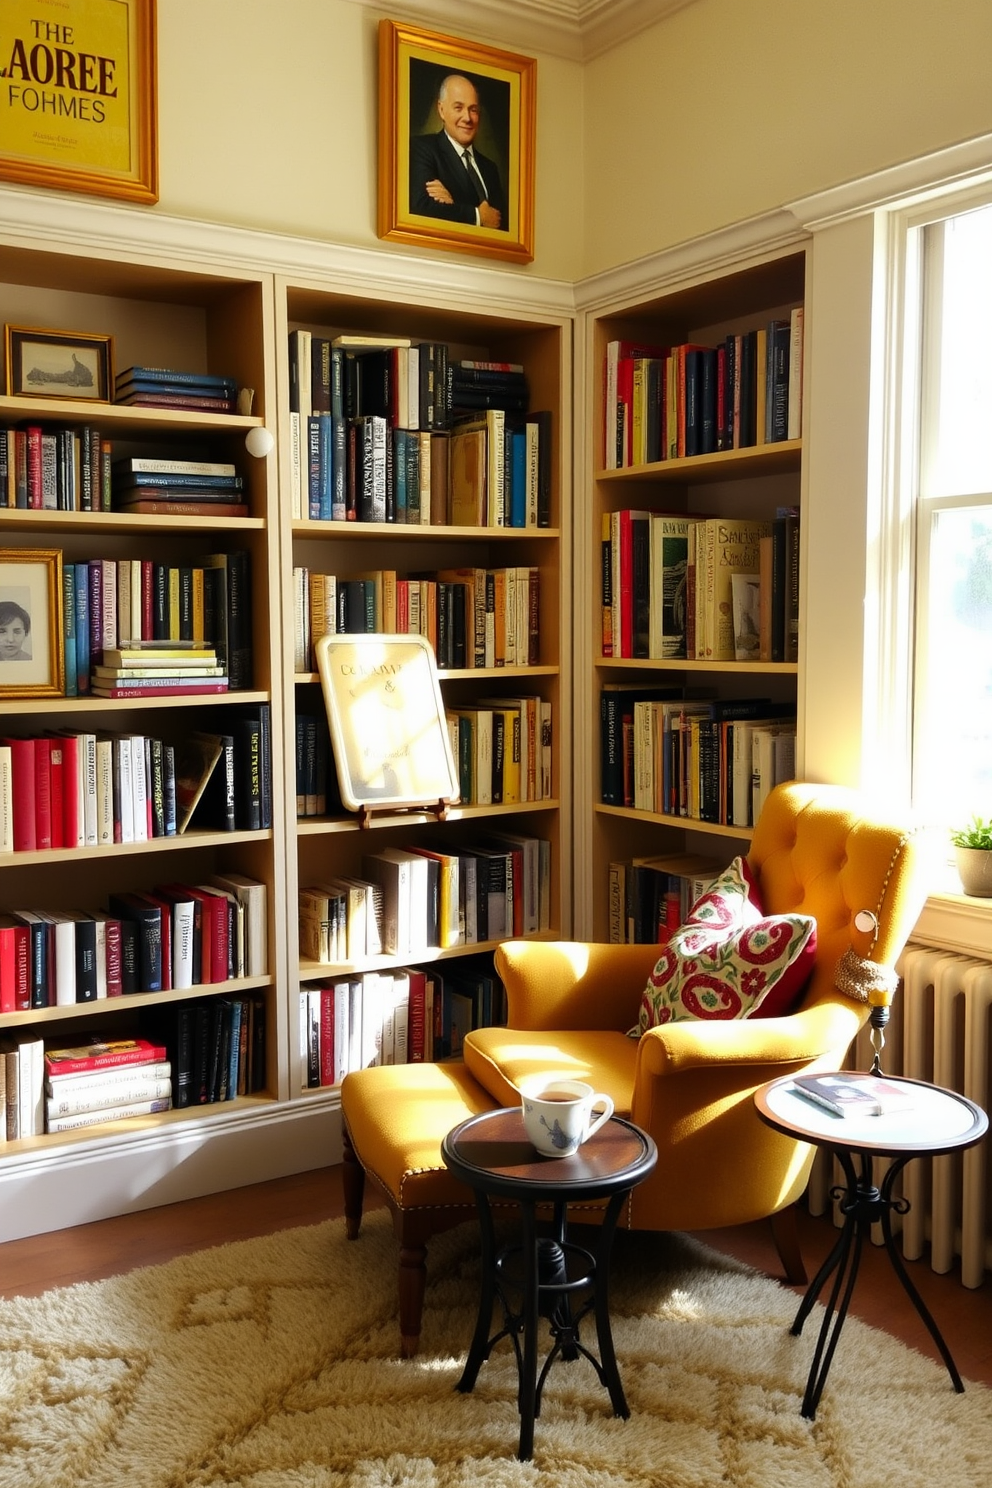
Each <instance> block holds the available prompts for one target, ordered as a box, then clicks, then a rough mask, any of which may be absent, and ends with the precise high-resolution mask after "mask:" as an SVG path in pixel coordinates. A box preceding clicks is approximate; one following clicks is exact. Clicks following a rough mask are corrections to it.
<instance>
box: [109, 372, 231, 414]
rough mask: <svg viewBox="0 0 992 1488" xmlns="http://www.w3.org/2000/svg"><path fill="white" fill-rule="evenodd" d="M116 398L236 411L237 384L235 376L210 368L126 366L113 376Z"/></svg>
mask: <svg viewBox="0 0 992 1488" xmlns="http://www.w3.org/2000/svg"><path fill="white" fill-rule="evenodd" d="M114 402H115V403H127V404H129V405H131V406H132V407H137V408H182V409H187V410H197V409H198V410H201V411H202V412H204V413H236V412H237V408H238V384H237V380H236V379H235V378H233V377H218V376H215V375H213V374H211V373H208V372H185V371H182V370H180V369H178V368H173V367H125V368H124V370H123V371H122V372H118V373H117V376H116V377H115V378H114Z"/></svg>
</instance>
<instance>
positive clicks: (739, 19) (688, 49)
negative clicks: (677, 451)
mask: <svg viewBox="0 0 992 1488" xmlns="http://www.w3.org/2000/svg"><path fill="white" fill-rule="evenodd" d="M990 53H992V5H990V4H989V3H988V0H941V3H939V4H935V3H934V0H828V3H827V4H824V3H823V0H697V3H696V4H695V5H691V6H689V7H687V8H686V9H684V10H680V11H678V12H677V13H676V14H675V15H673V16H672V17H670V18H669V19H668V20H665V21H662V22H660V23H659V24H658V25H657V26H655V27H654V28H653V29H652V30H650V31H648V32H646V33H644V34H642V35H641V36H639V37H637V38H635V39H634V40H633V41H631V42H629V43H626V44H624V45H622V46H620V47H617V48H616V49H615V50H614V51H612V52H609V53H607V54H606V55H605V56H603V57H600V58H598V59H596V60H594V61H593V62H591V63H589V64H588V65H587V68H586V76H585V87H586V154H585V170H586V202H587V211H586V265H585V272H586V273H594V272H598V271H600V270H603V269H606V268H609V267H612V266H615V265H616V264H619V263H624V262H627V261H630V260H633V259H637V258H640V257H642V256H644V255H645V254H648V253H652V252H655V251H657V250H658V249H661V248H665V247H669V246H671V245H672V244H675V243H681V242H685V241H686V240H688V239H690V238H694V237H696V236H699V235H701V234H704V233H707V232H711V231H713V230H714V229H716V228H719V227H723V226H726V225H727V224H730V223H734V222H738V221H742V220H744V219H746V218H748V217H753V216H757V215H758V214H760V213H763V212H765V211H768V210H772V209H774V208H776V207H779V206H782V205H784V204H786V203H788V202H790V201H792V200H794V199H796V198H797V197H802V196H805V195H807V194H809V193H812V192H815V191H819V190H823V189H825V188H827V187H829V186H833V185H837V184H839V183H841V182H844V181H849V180H853V179H855V178H857V177H859V176H862V175H866V174H869V173H870V172H873V171H876V170H879V169H882V168H884V167H886V166H890V165H894V164H897V163H899V162H902V161H905V160H910V159H912V158H914V157H916V156H920V155H924V154H927V153H929V152H930V151H932V150H935V149H938V148H941V147H943V146H946V145H950V144H954V143H956V142H958V141H961V140H965V139H970V138H972V137H974V136H976V135H979V134H983V133H986V132H988V131H989V130H990V129H992V89H990V87H989V71H988V59H989V55H990ZM646 182H647V184H645V183H646Z"/></svg>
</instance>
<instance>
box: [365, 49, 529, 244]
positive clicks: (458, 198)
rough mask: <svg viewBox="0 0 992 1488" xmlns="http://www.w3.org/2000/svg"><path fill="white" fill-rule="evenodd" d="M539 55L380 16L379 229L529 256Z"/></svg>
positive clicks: (411, 238) (406, 238)
mask: <svg viewBox="0 0 992 1488" xmlns="http://www.w3.org/2000/svg"><path fill="white" fill-rule="evenodd" d="M536 75H537V63H536V62H535V60H534V59H533V58H532V57H522V56H518V55H517V54H516V53H514V52H504V51H500V50H497V49H496V48H494V47H487V46H483V45H481V44H480V43H479V42H474V41H463V40H459V39H458V38H456V37H452V36H442V35H440V34H439V33H438V32H434V31H421V30H418V29H417V28H415V27H413V26H405V25H400V24H399V23H397V22H396V21H381V22H380V23H379V224H378V232H379V236H380V237H381V238H388V239H392V240H394V241H396V240H398V241H402V242H407V243H419V244H421V245H424V246H429V247H442V248H451V249H454V250H455V251H456V252H462V253H479V254H484V255H486V256H488V257H491V258H504V259H509V260H512V261H515V262H518V263H527V262H529V261H530V260H531V259H532V258H533V257H534V150H535V143H534V138H535V131H534V121H535V91H536Z"/></svg>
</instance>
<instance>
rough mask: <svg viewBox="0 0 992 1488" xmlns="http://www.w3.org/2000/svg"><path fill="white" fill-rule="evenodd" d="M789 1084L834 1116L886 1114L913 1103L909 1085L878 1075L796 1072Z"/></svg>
mask: <svg viewBox="0 0 992 1488" xmlns="http://www.w3.org/2000/svg"><path fill="white" fill-rule="evenodd" d="M793 1084H794V1086H795V1088H796V1092H797V1094H799V1095H802V1096H804V1097H805V1098H806V1100H810V1101H813V1102H815V1104H816V1105H818V1106H822V1107H825V1108H826V1110H828V1111H832V1112H833V1113H834V1115H835V1116H890V1115H895V1114H897V1113H898V1112H900V1111H908V1110H910V1109H911V1108H912V1106H913V1105H914V1100H913V1089H912V1086H907V1085H903V1084H902V1083H901V1082H896V1081H895V1080H886V1079H883V1078H882V1077H881V1076H879V1075H867V1074H864V1075H863V1074H857V1073H854V1072H851V1073H850V1074H848V1073H843V1072H842V1073H839V1074H831V1075H797V1076H796V1078H795V1080H794V1081H793Z"/></svg>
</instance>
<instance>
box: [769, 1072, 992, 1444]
mask: <svg viewBox="0 0 992 1488" xmlns="http://www.w3.org/2000/svg"><path fill="white" fill-rule="evenodd" d="M843 1073H844V1072H843V1071H842V1072H841V1074H843ZM884 1078H885V1080H886V1081H889V1082H890V1083H892V1084H896V1085H902V1086H905V1087H906V1089H907V1091H909V1092H911V1093H912V1100H913V1104H912V1106H911V1108H910V1109H908V1110H905V1111H899V1112H891V1113H886V1114H884V1115H881V1116H835V1115H834V1114H833V1112H831V1111H828V1110H826V1109H821V1108H820V1107H819V1106H817V1105H815V1104H813V1103H812V1102H811V1101H809V1100H807V1099H806V1097H804V1096H802V1095H799V1094H798V1093H797V1090H796V1087H795V1085H794V1083H793V1080H792V1077H791V1076H786V1077H785V1078H783V1079H780V1080H773V1081H772V1082H771V1083H770V1084H768V1085H763V1086H762V1087H761V1088H760V1089H759V1090H756V1091H755V1093H754V1103H755V1106H756V1108H757V1111H758V1115H759V1116H760V1117H761V1119H762V1121H765V1122H767V1124H768V1125H769V1126H771V1127H773V1128H774V1129H775V1131H780V1132H784V1133H785V1134H786V1135H787V1136H790V1137H799V1138H800V1139H801V1140H802V1141H804V1142H810V1143H812V1144H813V1145H814V1146H817V1147H825V1148H827V1150H828V1151H829V1152H831V1153H832V1154H833V1156H834V1157H835V1158H836V1159H837V1161H838V1163H839V1164H840V1166H841V1169H842V1170H843V1173H844V1179H845V1187H843V1188H841V1189H838V1190H835V1191H834V1195H833V1196H834V1197H835V1198H837V1199H839V1200H840V1207H841V1212H842V1213H843V1215H844V1224H843V1226H842V1228H841V1231H840V1234H839V1236H838V1239H837V1243H836V1244H835V1245H834V1247H833V1249H832V1250H831V1252H830V1254H829V1255H828V1256H827V1258H826V1260H825V1261H824V1263H823V1265H822V1266H821V1267H820V1269H819V1271H818V1272H817V1273H816V1275H815V1276H814V1277H813V1280H812V1281H811V1282H810V1284H809V1287H808V1289H807V1291H806V1295H805V1296H804V1298H803V1300H802V1303H801V1304H800V1307H799V1311H798V1312H797V1313H796V1318H795V1321H794V1323H793V1324H792V1330H791V1331H792V1333H793V1334H795V1335H796V1336H798V1335H799V1334H800V1333H801V1332H802V1330H803V1324H804V1323H805V1321H806V1319H807V1317H808V1316H809V1314H810V1312H811V1311H812V1309H813V1304H814V1303H815V1302H816V1299H817V1297H818V1296H819V1295H820V1292H821V1291H822V1290H823V1288H824V1286H825V1285H826V1283H827V1281H828V1280H829V1278H830V1276H831V1275H833V1273H834V1272H836V1276H835V1277H834V1282H833V1286H832V1287H831V1290H830V1297H829V1301H828V1302H827V1304H826V1310H825V1312H824V1317H823V1322H822V1324H821V1326H820V1335H819V1338H818V1339H817V1344H816V1349H815V1352H814V1354H813V1362H812V1365H811V1366H810V1371H809V1378H808V1380H807V1382H806V1393H805V1394H804V1396H803V1405H802V1414H803V1415H804V1416H805V1417H806V1418H807V1419H808V1420H810V1421H812V1420H813V1419H814V1417H815V1416H816V1408H817V1405H818V1404H819V1401H820V1396H821V1395H822V1393H823V1387H824V1385H825V1384H826V1382H827V1375H828V1374H829V1372H830V1364H831V1361H832V1359H833V1356H834V1351H835V1350H836V1348H837V1343H838V1340H839V1338H840V1333H841V1329H842V1328H843V1326H844V1319H845V1317H846V1316H847V1310H848V1306H849V1305H850V1301H851V1296H852V1294H853V1292H854V1284H855V1282H856V1281H857V1277H858V1267H859V1265H860V1262H861V1249H862V1246H863V1244H864V1242H865V1240H866V1238H868V1235H869V1231H870V1229H871V1226H872V1225H873V1224H874V1223H875V1222H876V1221H878V1222H879V1223H880V1224H881V1227H882V1237H883V1240H884V1244H885V1249H886V1251H887V1253H888V1256H889V1260H890V1261H891V1262H892V1266H893V1269H894V1270H895V1273H896V1275H897V1276H898V1277H899V1280H900V1281H901V1282H902V1285H903V1287H904V1288H905V1291H906V1294H907V1296H908V1297H909V1299H910V1301H911V1302H912V1304H913V1306H914V1307H915V1308H916V1311H917V1312H918V1313H919V1315H920V1317H921V1318H922V1319H923V1322H924V1323H925V1324H926V1327H927V1330H928V1331H929V1333H930V1336H931V1338H932V1339H933V1341H934V1343H935V1344H936V1345H937V1348H938V1350H939V1352H940V1356H941V1358H942V1359H943V1361H944V1363H945V1365H946V1366H947V1372H948V1374H949V1375H950V1377H951V1383H952V1384H953V1386H954V1388H955V1390H957V1391H958V1392H961V1391H963V1390H964V1385H963V1384H962V1383H961V1376H960V1374H959V1373H958V1371H957V1367H956V1365H955V1363H954V1360H953V1359H952V1357H951V1353H950V1350H949V1349H948V1347H947V1344H946V1343H945V1342H944V1339H943V1337H942V1336H941V1333H940V1330H939V1328H938V1327H937V1324H936V1323H935V1322H934V1320H933V1317H932V1316H931V1314H930V1312H929V1310H928V1308H927V1306H926V1303H925V1302H924V1301H923V1298H922V1297H921V1296H920V1294H919V1292H918V1291H917V1290H916V1287H915V1286H914V1285H913V1282H912V1280H911V1278H910V1275H909V1272H908V1271H907V1270H906V1267H905V1266H904V1264H903V1260H902V1257H901V1256H900V1254H899V1251H898V1249H897V1247H896V1244H895V1240H894V1238H893V1235H892V1214H893V1211H894V1212H895V1213H896V1214H905V1213H906V1211H907V1210H908V1209H909V1204H908V1202H907V1201H906V1200H905V1199H902V1198H893V1196H892V1190H893V1188H894V1186H895V1183H896V1180H897V1179H898V1177H899V1175H900V1173H901V1172H902V1170H903V1168H904V1167H905V1166H906V1164H907V1163H908V1162H911V1161H912V1159H913V1158H914V1157H938V1156H940V1155H941V1154H943V1153H946V1152H956V1151H959V1150H961V1149H963V1148H965V1147H973V1146H974V1145H975V1143H976V1142H980V1141H981V1139H982V1137H983V1136H984V1135H985V1132H986V1130H987V1129H988V1124H989V1123H988V1117H987V1116H986V1114H985V1112H984V1111H983V1110H982V1109H981V1107H980V1106H976V1105H975V1103H974V1101H970V1100H968V1099H967V1098H966V1097H965V1096H963V1095H958V1094H956V1092H955V1091H953V1090H944V1089H943V1088H942V1087H941V1086H939V1085H930V1084H927V1082H926V1081H924V1080H904V1079H897V1078H896V1077H895V1076H893V1075H885V1076H884ZM873 1157H882V1158H889V1159H890V1160H891V1161H890V1164H889V1166H888V1168H887V1169H886V1171H885V1176H884V1177H883V1179H882V1182H881V1184H880V1185H879V1186H877V1187H876V1185H875V1182H874V1177H873V1173H872V1158H873Z"/></svg>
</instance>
